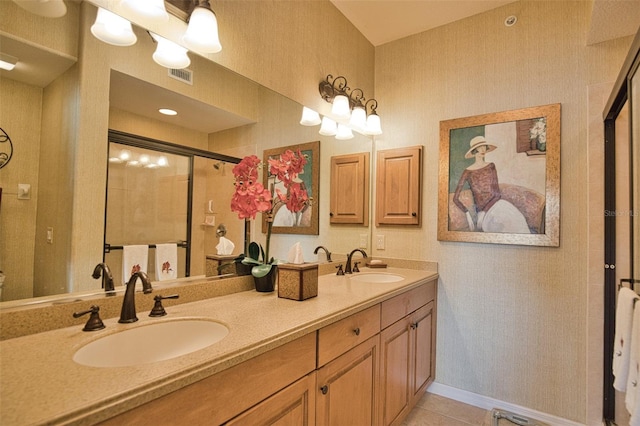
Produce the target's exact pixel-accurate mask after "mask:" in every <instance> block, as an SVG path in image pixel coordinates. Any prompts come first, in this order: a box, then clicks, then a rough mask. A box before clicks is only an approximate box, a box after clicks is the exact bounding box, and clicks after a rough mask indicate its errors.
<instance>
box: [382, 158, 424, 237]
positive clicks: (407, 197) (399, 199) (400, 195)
mask: <svg viewBox="0 0 640 426" xmlns="http://www.w3.org/2000/svg"><path fill="white" fill-rule="evenodd" d="M376 176H377V178H376V225H418V226H419V225H420V217H421V214H420V207H421V203H420V197H421V192H422V191H421V189H422V146H414V147H408V148H397V149H388V150H383V151H378V159H377V164H376Z"/></svg>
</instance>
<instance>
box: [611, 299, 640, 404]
mask: <svg viewBox="0 0 640 426" xmlns="http://www.w3.org/2000/svg"><path fill="white" fill-rule="evenodd" d="M637 298H638V295H637V294H636V292H635V291H633V290H631V289H630V288H627V287H623V288H621V289H620V291H619V292H618V306H617V308H616V331H615V335H614V341H613V375H614V376H615V379H614V381H613V387H614V388H615V389H617V390H619V391H620V392H624V391H626V389H627V377H628V375H629V354H630V350H631V325H632V323H633V301H634V300H635V299H637Z"/></svg>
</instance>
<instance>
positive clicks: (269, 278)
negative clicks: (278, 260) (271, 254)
mask: <svg viewBox="0 0 640 426" xmlns="http://www.w3.org/2000/svg"><path fill="white" fill-rule="evenodd" d="M276 276H278V267H277V266H276V265H273V266H272V267H271V270H270V271H269V273H268V274H267V275H265V276H264V277H260V278H258V277H253V280H254V282H255V284H256V291H259V292H261V293H269V292H271V291H273V290H275V288H276Z"/></svg>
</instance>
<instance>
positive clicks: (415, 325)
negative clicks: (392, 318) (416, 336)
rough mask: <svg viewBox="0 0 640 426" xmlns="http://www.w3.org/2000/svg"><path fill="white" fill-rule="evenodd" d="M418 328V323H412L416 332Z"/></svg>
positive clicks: (412, 327)
mask: <svg viewBox="0 0 640 426" xmlns="http://www.w3.org/2000/svg"><path fill="white" fill-rule="evenodd" d="M416 328H418V323H417V322H414V323H412V324H411V329H412V330H415V329H416Z"/></svg>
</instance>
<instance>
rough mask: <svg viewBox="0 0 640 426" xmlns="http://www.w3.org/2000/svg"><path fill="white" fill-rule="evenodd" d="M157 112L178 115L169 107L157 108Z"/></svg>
mask: <svg viewBox="0 0 640 426" xmlns="http://www.w3.org/2000/svg"><path fill="white" fill-rule="evenodd" d="M158 112H159V113H160V114H164V115H178V112H177V111H175V110H172V109H169V108H160V109H159V110H158Z"/></svg>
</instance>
